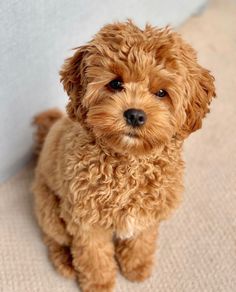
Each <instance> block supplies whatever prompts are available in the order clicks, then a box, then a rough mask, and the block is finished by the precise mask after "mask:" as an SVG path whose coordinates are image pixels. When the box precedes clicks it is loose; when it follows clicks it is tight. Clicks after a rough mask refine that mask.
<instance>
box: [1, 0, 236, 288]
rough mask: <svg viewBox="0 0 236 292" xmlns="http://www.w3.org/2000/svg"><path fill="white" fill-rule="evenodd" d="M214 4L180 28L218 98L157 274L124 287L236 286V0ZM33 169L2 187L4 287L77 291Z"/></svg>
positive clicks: (190, 163) (167, 231) (164, 233)
mask: <svg viewBox="0 0 236 292" xmlns="http://www.w3.org/2000/svg"><path fill="white" fill-rule="evenodd" d="M230 1H231V0H227V1H223V0H216V1H214V2H213V3H212V4H211V5H210V6H209V7H208V9H207V10H206V11H205V12H204V13H203V14H202V15H201V16H196V17H193V18H192V19H190V20H189V21H188V22H187V23H186V24H185V25H183V26H182V27H181V28H180V31H181V32H182V33H183V35H184V36H185V38H186V39H188V40H189V41H190V42H191V43H192V44H193V45H194V47H195V48H196V49H198V50H199V57H200V60H201V63H202V64H203V65H206V66H207V67H209V68H210V69H211V70H212V71H213V72H214V74H215V76H216V81H217V92H218V99H216V100H215V101H214V104H213V107H212V113H211V115H209V116H208V118H207V119H206V121H205V123H204V128H203V130H202V131H200V132H198V133H196V134H194V135H193V136H192V137H191V138H190V139H189V140H188V141H187V143H186V146H185V157H186V161H187V165H186V166H187V169H186V192H185V200H184V203H183V205H182V206H181V208H180V209H179V210H178V211H177V212H176V213H175V215H174V216H173V218H172V219H171V220H170V221H168V222H165V223H163V225H162V226H161V232H160V239H159V246H160V248H159V251H158V253H157V256H156V268H155V271H154V273H153V276H152V277H151V278H150V279H149V280H147V281H146V282H144V283H142V284H133V283H130V282H128V281H126V280H125V279H124V278H122V277H121V276H120V275H119V276H118V280H117V288H116V291H123V292H124V291H129V292H131V291H135V292H141V291H144V292H150V291H155V292H156V291H157V292H158V291H161V292H192V291H193V292H211V291H212V292H218V291H222V292H233V291H236V179H235V178H236V134H235V129H236V73H235V70H236V1H234V2H230ZM31 180H32V166H29V167H27V168H26V169H25V170H23V171H22V172H21V173H19V174H18V175H17V176H16V177H14V178H12V179H11V180H9V181H8V182H6V183H5V184H3V185H2V186H0V198H1V199H0V223H1V224H0V291H1V292H59V291H60V292H63V291H64V292H75V291H78V287H77V285H76V284H75V283H74V282H73V281H70V280H66V279H64V278H63V277H61V276H59V275H58V274H57V273H56V272H55V271H54V269H53V268H52V266H51V264H50V262H49V261H48V259H47V254H46V249H45V247H44V245H43V244H42V241H41V238H40V233H39V230H38V227H37V225H36V223H35V220H34V216H33V212H32V195H31V194H30V191H29V186H30V183H31Z"/></svg>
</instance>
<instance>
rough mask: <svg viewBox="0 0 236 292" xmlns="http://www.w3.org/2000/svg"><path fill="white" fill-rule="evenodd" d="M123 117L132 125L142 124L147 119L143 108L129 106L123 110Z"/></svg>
mask: <svg viewBox="0 0 236 292" xmlns="http://www.w3.org/2000/svg"><path fill="white" fill-rule="evenodd" d="M124 117H125V119H126V122H127V124H129V125H131V126H132V127H139V126H142V125H143V124H144V123H145V122H146V119H147V116H146V114H145V112H144V111H143V110H140V109H135V108H130V109H128V110H127V111H125V112H124Z"/></svg>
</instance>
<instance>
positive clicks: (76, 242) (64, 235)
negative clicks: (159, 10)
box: [33, 21, 215, 292]
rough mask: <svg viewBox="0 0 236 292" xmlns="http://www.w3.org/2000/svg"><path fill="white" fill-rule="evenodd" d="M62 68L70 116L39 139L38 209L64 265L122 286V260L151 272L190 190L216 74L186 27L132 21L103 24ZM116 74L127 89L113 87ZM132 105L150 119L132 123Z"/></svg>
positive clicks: (129, 268) (54, 255)
mask: <svg viewBox="0 0 236 292" xmlns="http://www.w3.org/2000/svg"><path fill="white" fill-rule="evenodd" d="M60 74H61V81H62V83H63V85H64V88H65V90H66V91H67V93H68V95H69V103H68V105H67V113H68V116H63V117H60V114H59V115H56V118H57V119H58V120H57V122H55V123H54V124H53V125H52V127H51V128H50V129H49V127H50V126H51V124H50V123H49V124H48V129H47V131H49V133H48V134H47V136H46V139H45V142H44V143H43V139H44V137H45V134H43V136H40V137H42V138H40V137H39V139H38V141H39V143H40V145H41V144H42V143H43V148H42V151H41V153H40V157H39V161H38V165H37V168H36V176H35V180H34V186H33V192H34V195H35V210H36V215H37V218H38V222H39V225H40V227H41V228H42V230H43V232H44V234H45V243H46V244H47V245H48V247H49V253H50V257H51V259H52V260H53V262H54V264H55V265H56V267H57V269H58V270H59V271H60V272H61V273H62V274H64V275H67V276H70V277H73V276H74V275H75V274H76V275H77V278H78V280H79V284H80V286H81V289H82V290H83V291H89V292H93V291H94V292H95V291H96V292H99V291H113V287H114V284H115V274H116V270H117V266H118V265H117V263H118V264H119V267H120V269H121V272H122V273H123V274H124V276H126V277H127V278H128V279H130V280H132V281H142V280H144V279H145V278H147V277H148V276H149V275H150V273H151V268H152V265H153V256H154V251H155V241H156V234H157V228H158V225H159V223H160V222H161V220H163V219H166V218H167V217H168V216H169V215H170V214H171V212H172V211H173V210H174V209H175V208H176V207H177V206H178V204H179V202H180V200H181V194H182V191H183V179H182V177H183V169H184V162H183V160H182V157H181V153H182V146H183V142H184V139H185V138H186V137H187V136H188V135H189V134H190V133H192V132H193V131H195V130H197V129H199V128H201V125H202V119H203V118H204V117H205V115H206V113H208V112H209V104H210V102H211V100H212V97H214V96H215V89H214V84H213V81H214V78H213V77H212V76H211V75H210V73H209V71H208V70H206V69H204V68H202V67H201V66H200V65H199V64H198V63H197V57H196V53H195V51H194V50H193V49H192V48H191V47H190V46H189V45H188V44H186V43H185V42H184V41H183V40H182V38H181V37H180V35H179V34H177V33H176V32H173V31H172V30H171V29H170V28H168V27H167V28H164V29H157V28H154V27H151V26H150V25H147V26H146V27H145V29H144V30H141V29H139V28H138V27H136V26H135V25H134V24H133V23H132V22H131V21H128V22H126V23H114V24H110V25H107V26H105V27H103V28H102V29H101V30H100V32H99V33H98V34H97V35H96V36H95V37H94V39H93V40H91V41H90V42H89V43H88V44H87V45H85V46H82V47H79V48H77V49H76V52H75V54H74V55H73V56H72V57H71V58H69V59H67V60H66V62H65V64H64V66H63V68H62V70H61V72H60ZM115 78H120V79H121V80H122V82H123V87H124V88H123V90H121V91H117V92H116V91H112V90H110V89H109V87H108V86H107V84H108V83H109V82H110V81H111V80H113V79H115ZM160 89H165V90H166V91H167V93H168V94H167V96H166V97H165V98H164V99H160V98H158V97H157V96H156V95H155V93H156V92H157V91H158V90H160ZM129 108H138V109H142V110H143V111H144V112H145V113H146V116H147V121H146V123H145V124H144V125H143V126H142V127H139V128H132V127H131V126H129V125H127V123H126V121H125V119H124V117H123V113H124V111H125V110H127V109H129ZM51 114H52V113H50V112H48V113H47V114H45V115H44V118H45V120H50V115H51ZM41 117H43V116H41ZM37 121H38V119H36V120H35V122H36V123H37ZM53 122H54V120H53ZM41 123H42V121H41V120H40V121H39V124H41ZM39 126H40V125H39ZM47 131H45V129H44V133H46V132H47ZM39 135H40V134H39ZM39 149H40V148H39ZM115 259H116V260H115Z"/></svg>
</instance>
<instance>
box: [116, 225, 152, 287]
mask: <svg viewBox="0 0 236 292" xmlns="http://www.w3.org/2000/svg"><path fill="white" fill-rule="evenodd" d="M156 237H157V226H154V227H151V228H148V229H147V230H145V231H142V232H140V233H139V234H138V235H136V236H134V237H131V238H130V239H117V240H116V242H115V246H116V250H115V254H116V259H117V261H118V263H119V266H120V269H121V272H122V274H123V275H124V276H125V277H126V278H127V279H128V280H130V281H143V280H145V279H146V278H148V277H149V276H150V275H151V271H152V266H153V260H154V253H155V249H156Z"/></svg>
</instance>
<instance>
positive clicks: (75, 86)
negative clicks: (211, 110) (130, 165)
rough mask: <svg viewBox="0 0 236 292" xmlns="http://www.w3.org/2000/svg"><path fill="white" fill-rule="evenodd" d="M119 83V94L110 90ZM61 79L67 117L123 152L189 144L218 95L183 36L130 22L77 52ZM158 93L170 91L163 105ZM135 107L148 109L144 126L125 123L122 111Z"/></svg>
mask: <svg viewBox="0 0 236 292" xmlns="http://www.w3.org/2000/svg"><path fill="white" fill-rule="evenodd" d="M116 78H120V79H121V80H122V81H123V83H124V90H122V91H121V92H119V91H118V92H113V91H111V90H109V88H108V87H107V84H108V83H109V82H110V81H111V80H113V79H116ZM61 80H62V82H63V84H64V88H65V90H66V91H67V92H68V95H69V96H70V102H69V104H68V107H67V110H68V114H69V116H70V117H71V118H72V119H74V120H76V119H77V120H82V121H83V123H85V124H86V126H87V127H88V128H89V129H90V130H91V131H92V132H93V133H94V135H95V136H96V137H97V138H101V139H102V140H104V142H105V143H107V144H109V145H111V146H112V145H116V150H117V151H122V152H123V151H126V150H127V151H128V152H129V151H134V152H143V153H146V151H148V150H151V149H153V148H155V147H159V146H160V145H163V144H166V143H168V141H170V139H171V138H172V137H173V136H178V137H181V138H186V137H187V136H188V135H189V134H190V133H191V132H193V131H195V130H197V129H199V128H200V127H201V125H202V119H203V117H204V116H205V114H206V113H207V112H208V106H209V104H210V102H211V99H212V97H213V96H214V95H215V92H214V85H213V81H214V78H213V77H212V76H211V75H210V73H209V71H208V70H206V69H204V68H202V67H201V66H200V65H199V64H198V63H197V57H196V53H195V51H194V50H193V49H192V48H191V47H190V46H189V45H188V44H186V43H185V42H184V41H183V40H182V38H181V37H180V35H179V34H177V33H176V32H173V31H171V30H170V29H169V28H165V29H157V28H154V27H151V26H149V25H147V26H146V28H145V29H144V30H141V29H139V28H137V27H136V26H135V25H133V24H132V23H131V22H128V23H122V24H120V23H117V24H112V25H107V26H105V27H104V28H103V29H102V30H101V31H100V32H99V33H98V34H97V35H96V36H95V37H94V39H93V40H92V41H91V42H89V44H87V45H85V46H82V47H79V48H78V49H77V51H76V53H75V54H74V56H73V57H72V58H69V59H68V60H67V61H66V63H65V65H64V67H63V69H62V71H61ZM159 89H165V90H166V91H167V96H166V97H165V98H164V99H158V97H156V96H155V93H156V92H157V91H158V90H159ZM129 108H139V109H142V110H144V111H145V113H146V114H147V123H146V124H145V125H144V126H143V127H141V128H139V129H135V130H134V129H133V128H130V127H128V126H127V125H126V122H125V120H124V118H123V112H124V111H125V110H126V109H129ZM129 136H137V137H138V139H129Z"/></svg>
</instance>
